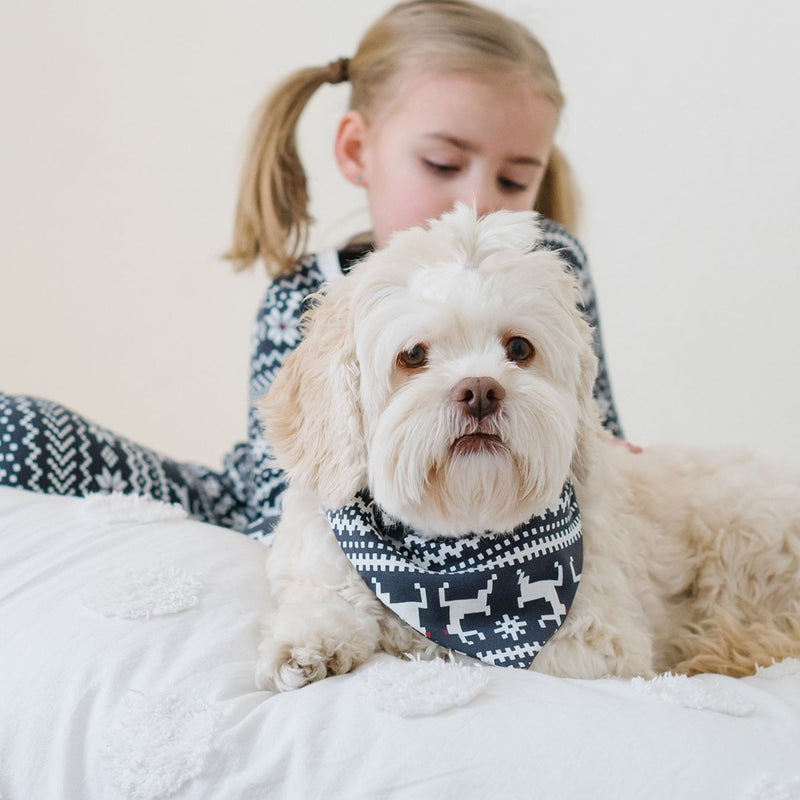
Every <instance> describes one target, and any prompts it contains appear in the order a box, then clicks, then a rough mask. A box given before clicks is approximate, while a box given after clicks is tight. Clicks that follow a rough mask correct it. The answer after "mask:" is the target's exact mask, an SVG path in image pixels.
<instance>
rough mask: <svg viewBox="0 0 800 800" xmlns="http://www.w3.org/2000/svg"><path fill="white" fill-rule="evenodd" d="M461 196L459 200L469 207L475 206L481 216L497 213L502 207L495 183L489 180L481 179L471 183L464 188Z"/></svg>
mask: <svg viewBox="0 0 800 800" xmlns="http://www.w3.org/2000/svg"><path fill="white" fill-rule="evenodd" d="M461 194H462V195H463V196H462V197H459V198H458V199H459V200H460V201H461V202H462V203H466V204H467V205H473V204H474V205H475V208H476V209H477V211H478V214H480V215H483V214H489V213H491V212H492V211H497V209H498V208H500V207H501V206H500V205H499V198H498V196H497V188H496V186H495V185H494V181H492V180H490V179H488V178H483V177H480V178H478V179H476V180H474V181H471V182H470V184H469V185H468V186H465V187H464V191H463V192H461Z"/></svg>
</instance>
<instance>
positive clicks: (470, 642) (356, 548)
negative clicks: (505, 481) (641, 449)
mask: <svg viewBox="0 0 800 800" xmlns="http://www.w3.org/2000/svg"><path fill="white" fill-rule="evenodd" d="M327 515H328V520H329V522H330V523H331V528H332V529H333V532H334V534H335V536H336V538H337V540H338V542H339V545H340V546H341V548H342V551H343V552H344V553H345V555H346V556H347V558H348V559H349V560H350V563H351V564H352V565H353V566H354V567H355V568H356V570H357V572H358V573H359V575H361V577H362V579H363V580H364V582H365V583H366V584H367V586H369V587H370V589H372V591H373V592H374V593H375V595H376V597H377V598H378V599H379V600H380V601H381V602H382V603H383V604H384V605H385V606H386V607H387V608H389V609H391V610H392V611H393V612H394V613H395V614H397V615H398V616H399V617H400V618H401V619H402V620H404V621H405V622H407V623H408V624H409V625H410V626H411V627H412V628H414V629H415V630H417V631H419V632H420V633H422V634H423V635H424V636H426V637H427V638H429V639H432V640H433V641H435V642H437V643H438V644H440V645H442V646H443V647H447V648H449V649H451V650H455V651H457V652H459V653H464V654H465V655H468V656H472V657H473V658H477V659H480V660H481V661H485V662H487V663H489V664H496V665H499V666H511V667H519V668H523V669H524V668H527V667H529V666H530V665H531V663H532V662H533V659H534V658H535V657H536V655H537V654H538V653H539V651H540V650H541V649H542V647H544V645H545V644H546V642H547V641H548V639H549V638H550V637H551V636H552V635H553V634H554V633H555V632H556V631H557V630H558V628H559V627H560V626H561V625H562V623H563V622H564V620H565V619H566V617H567V614H568V613H569V607H570V605H571V604H572V601H573V599H574V597H575V593H576V591H577V589H578V582H579V580H580V574H581V569H582V563H583V539H582V534H581V522H580V513H579V510H578V503H577V500H576V498H575V493H574V491H573V488H572V485H571V484H570V483H567V484H565V486H564V489H563V491H562V493H561V496H560V497H559V500H558V502H557V503H556V504H554V506H553V507H552V508H550V509H547V510H546V511H545V513H544V514H542V515H541V516H538V517H534V518H532V519H531V520H529V521H528V522H526V523H524V524H522V525H520V526H518V527H517V528H515V529H514V530H513V531H511V533H499V534H493V533H481V534H469V535H467V536H459V537H456V538H452V537H451V538H440V539H430V538H426V537H424V536H421V535H419V534H417V533H416V532H415V531H413V530H411V529H409V528H407V527H405V526H403V525H401V524H399V523H397V522H394V521H392V520H389V519H384V517H383V515H382V513H381V511H380V509H379V508H378V506H377V505H376V503H375V502H374V501H373V500H372V498H371V497H370V496H369V494H368V493H367V492H359V494H357V495H356V497H355V498H354V499H353V501H352V502H351V503H348V504H347V505H346V506H344V507H342V508H338V509H329V510H328V511H327Z"/></svg>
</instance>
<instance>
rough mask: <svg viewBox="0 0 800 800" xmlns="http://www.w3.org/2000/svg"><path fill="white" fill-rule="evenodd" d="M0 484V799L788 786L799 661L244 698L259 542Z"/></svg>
mask: <svg viewBox="0 0 800 800" xmlns="http://www.w3.org/2000/svg"><path fill="white" fill-rule="evenodd" d="M182 516H183V515H182V513H181V512H179V511H176V509H174V508H172V507H168V506H164V505H162V504H157V503H151V502H147V501H142V500H138V499H136V498H122V499H120V498H111V499H109V498H101V499H92V498H90V499H86V500H80V499H74V498H61V497H52V496H45V495H35V494H31V493H28V492H24V491H22V490H18V489H2V488H0V545H1V547H0V642H2V656H1V658H2V660H1V661H0V665H1V666H0V714H1V715H2V716H1V717H0V797H2V798H3V800H30V799H31V798H35V799H36V800H39V799H41V800H59V799H60V798H64V800H78V799H80V800H93V799H94V798H98V800H99V799H100V798H102V800H108V799H109V798H116V797H120V798H127V799H128V800H139V798H141V799H142V800H145V799H146V800H155V799H156V798H163V797H180V798H198V799H201V800H213V799H214V798H220V800H239V798H254V799H255V798H259V800H261V798H268V797H270V798H271V797H276V798H303V799H305V798H314V797H326V798H330V797H333V798H336V797H340V798H356V797H369V798H419V797H437V798H447V797H458V798H473V797H474V798H500V797H503V798H535V797H541V798H547V799H548V800H550V798H561V797H564V798H567V797H568V798H571V799H574V798H592V800H596V799H597V798H614V799H615V800H617V799H618V798H628V797H630V798H649V799H653V798H669V799H670V800H674V798H682V799H683V798H695V797H696V798H703V800H707V799H708V798H715V797H719V798H723V797H724V798H756V797H761V798H778V797H800V662H797V661H787V662H784V663H783V664H780V665H777V666H776V667H772V668H771V669H769V670H765V671H762V673H761V674H760V675H758V676H756V677H753V678H748V679H744V680H740V681H734V680H732V679H728V678H719V677H716V676H700V677H697V678H692V679H688V678H664V679H661V680H658V681H652V682H645V681H631V682H628V681H619V680H604V681H573V680H563V679H557V678H552V677H547V676H542V675H536V674H533V673H528V672H522V671H519V670H514V669H509V668H500V667H485V666H477V665H476V666H463V665H461V664H458V663H452V664H448V663H443V662H438V663H435V664H425V663H424V662H422V663H419V662H401V661H399V660H396V659H392V658H389V657H388V656H378V657H376V658H375V659H374V660H373V661H372V662H371V663H370V664H368V665H366V666H365V667H362V668H361V669H360V670H357V671H356V672H355V673H353V674H351V675H347V676H342V677H338V678H329V679H327V680H324V681H322V682H321V683H319V684H315V685H312V686H309V687H306V688H304V689H301V690H299V691H296V692H293V693H289V694H283V695H273V694H270V693H267V692H259V691H257V690H256V689H255V686H254V683H253V668H254V665H255V660H256V652H257V644H258V640H259V635H260V634H259V631H260V618H261V615H262V614H263V613H264V609H265V608H266V601H267V598H266V590H265V583H264V580H265V579H264V570H263V562H264V558H265V555H266V553H267V550H266V549H265V548H264V547H263V546H262V545H260V544H258V543H256V542H254V541H252V540H249V539H248V538H247V537H245V536H243V535H242V534H238V533H234V532H231V531H226V530H222V529H220V528H215V527H213V526H211V525H205V524H202V523H199V522H193V521H190V520H187V519H184V518H182Z"/></svg>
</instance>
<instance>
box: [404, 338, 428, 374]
mask: <svg viewBox="0 0 800 800" xmlns="http://www.w3.org/2000/svg"><path fill="white" fill-rule="evenodd" d="M397 363H398V364H399V365H400V366H401V367H405V368H406V369H419V368H420V367H424V366H425V365H426V364H427V363H428V348H427V347H425V345H424V344H415V345H414V346H413V347H411V348H409V349H408V350H403V352H402V353H400V355H399V356H397Z"/></svg>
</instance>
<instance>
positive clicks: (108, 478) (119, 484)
mask: <svg viewBox="0 0 800 800" xmlns="http://www.w3.org/2000/svg"><path fill="white" fill-rule="evenodd" d="M97 485H98V486H99V487H100V488H101V489H103V490H105V491H107V492H124V491H125V489H126V487H127V486H128V482H127V481H126V480H125V479H124V478H123V477H122V475H121V474H120V473H119V472H110V471H109V470H108V468H107V467H103V471H102V472H101V473H100V474H99V475H98V476H97Z"/></svg>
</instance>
